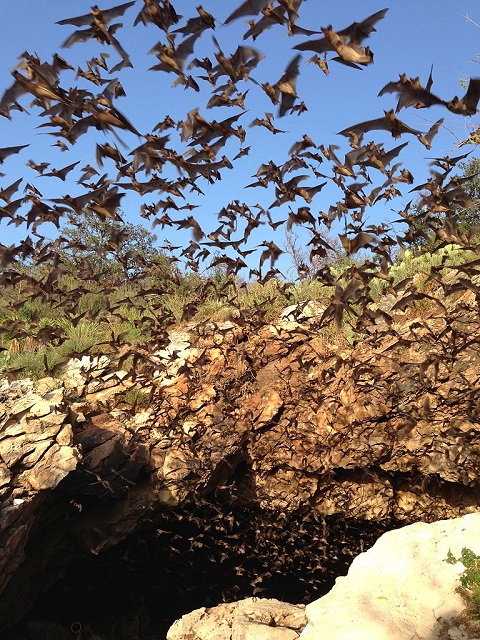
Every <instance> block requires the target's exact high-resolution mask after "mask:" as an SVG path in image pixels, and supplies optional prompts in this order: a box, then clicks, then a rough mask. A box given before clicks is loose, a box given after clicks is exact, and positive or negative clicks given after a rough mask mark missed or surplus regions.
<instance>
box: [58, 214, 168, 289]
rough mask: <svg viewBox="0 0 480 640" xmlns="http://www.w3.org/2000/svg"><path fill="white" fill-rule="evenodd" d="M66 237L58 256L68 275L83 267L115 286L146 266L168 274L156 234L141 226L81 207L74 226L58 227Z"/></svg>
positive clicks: (128, 279) (126, 280)
mask: <svg viewBox="0 0 480 640" xmlns="http://www.w3.org/2000/svg"><path fill="white" fill-rule="evenodd" d="M61 234H62V237H63V238H64V239H65V240H66V243H65V248H64V249H63V250H62V251H61V256H62V259H63V261H64V263H65V264H66V266H67V268H69V267H71V268H69V271H70V272H71V274H72V275H75V273H77V272H78V271H79V270H81V271H84V270H85V268H86V267H87V268H88V269H89V270H90V269H91V271H92V273H93V275H95V276H98V277H102V279H103V284H108V285H110V286H112V285H113V286H118V285H120V284H123V283H126V282H128V281H133V280H135V279H138V278H139V277H140V276H141V275H142V274H143V273H144V272H145V271H146V267H148V268H149V269H150V275H151V271H152V267H153V268H154V271H157V272H158V271H159V272H160V274H162V273H164V275H165V277H168V276H169V275H170V274H171V273H172V271H173V267H172V265H171V263H170V260H169V259H168V257H167V256H166V255H165V254H164V253H163V252H161V251H160V249H158V248H157V247H156V242H157V236H156V235H155V234H154V233H152V232H151V231H149V230H148V229H146V228H145V227H143V226H142V225H139V224H137V225H135V224H131V223H125V222H120V221H116V220H112V219H110V218H106V219H100V218H99V217H98V216H97V215H96V214H95V212H93V211H91V210H89V209H88V208H87V209H85V211H84V212H83V217H82V220H81V221H79V222H76V223H75V226H66V227H63V228H62V229H61Z"/></svg>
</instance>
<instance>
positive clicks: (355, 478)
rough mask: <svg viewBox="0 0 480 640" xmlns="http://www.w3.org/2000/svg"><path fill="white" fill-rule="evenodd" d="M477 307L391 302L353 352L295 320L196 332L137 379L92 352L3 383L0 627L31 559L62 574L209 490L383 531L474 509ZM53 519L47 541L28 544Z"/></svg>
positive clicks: (252, 505) (233, 500)
mask: <svg viewBox="0 0 480 640" xmlns="http://www.w3.org/2000/svg"><path fill="white" fill-rule="evenodd" d="M400 302H401V300H400ZM474 302H475V301H474V300H472V299H471V296H470V297H468V295H465V296H463V297H462V298H460V300H457V301H456V303H455V305H456V306H452V308H451V309H449V311H448V315H446V316H442V317H440V316H438V315H436V314H435V313H433V312H432V313H430V315H428V314H426V317H423V318H422V322H418V321H417V320H416V319H415V318H412V317H409V316H408V314H407V313H406V312H404V311H403V310H402V308H401V305H399V303H398V302H397V303H395V304H394V306H395V307H396V309H395V317H394V318H393V319H392V322H393V326H394V331H395V334H396V335H384V336H383V337H382V339H381V340H379V339H378V336H377V337H376V336H370V337H369V336H368V333H366V334H365V339H364V340H363V341H362V342H361V343H359V344H358V345H357V346H355V347H353V346H350V345H348V344H346V343H345V341H344V343H343V344H342V345H341V344H340V339H339V340H338V341H337V342H335V341H332V343H331V344H328V343H326V341H325V339H324V338H322V337H320V336H319V335H318V334H317V332H316V331H315V330H314V326H315V325H314V322H313V321H312V322H310V320H309V321H308V323H307V321H305V322H303V321H302V320H301V318H297V319H295V320H294V322H295V325H296V326H295V328H294V329H292V328H285V326H283V325H282V322H280V323H274V324H270V325H264V326H262V327H259V326H258V324H254V325H249V324H248V323H247V322H246V321H243V323H242V324H238V325H237V324H235V323H233V322H228V323H219V324H214V323H210V324H208V325H202V326H201V327H200V326H199V327H195V326H189V327H188V328H187V329H186V330H185V331H183V332H181V333H180V334H178V335H177V334H175V333H172V335H171V336H170V338H171V344H170V345H168V343H166V344H163V346H162V348H159V350H158V351H157V352H155V353H152V354H146V353H145V354H142V357H143V356H145V358H146V360H148V362H149V367H150V368H148V367H147V368H146V369H145V370H143V369H142V368H140V370H139V371H137V372H136V373H135V376H136V378H135V380H134V381H133V380H131V379H130V377H129V376H127V375H126V374H125V372H116V371H115V363H114V362H113V361H111V360H110V359H109V358H86V359H82V360H81V361H78V362H76V363H75V362H74V363H73V364H72V365H71V367H70V369H69V373H68V374H67V375H66V378H65V380H63V381H60V382H57V383H55V381H52V380H53V379H51V378H49V379H45V380H43V381H41V382H40V383H36V384H35V385H34V384H33V383H31V382H26V381H18V382H16V383H11V384H8V383H2V384H1V386H0V403H1V404H0V532H1V533H0V536H1V537H0V545H1V548H2V552H1V553H0V575H1V576H2V577H1V579H0V591H2V590H4V591H3V593H2V600H3V602H1V601H0V627H1V625H2V624H4V621H5V620H6V619H7V618H8V617H9V616H10V617H12V615H13V614H12V611H13V608H12V607H13V603H15V604H16V605H18V607H17V608H18V614H15V615H21V609H22V607H25V606H26V604H27V602H28V599H29V598H30V599H31V598H33V596H34V595H35V593H36V590H38V589H39V588H40V586H41V585H40V584H39V582H38V581H35V580H34V579H32V575H33V573H34V569H35V567H34V562H33V560H32V558H34V557H35V558H37V556H39V557H40V558H41V561H42V562H43V565H44V566H45V567H48V566H50V564H51V563H53V558H55V568H54V570H53V569H52V573H51V575H50V578H51V580H55V579H56V578H57V577H58V576H59V575H61V573H62V571H63V570H64V568H65V566H67V565H68V563H69V562H71V560H72V557H78V556H79V555H81V554H82V553H94V554H98V553H100V552H102V551H105V550H107V549H108V548H110V547H112V546H114V545H116V544H117V543H118V542H119V541H121V540H123V539H124V538H125V537H126V536H128V535H129V534H130V533H131V532H133V531H135V530H137V529H139V528H140V527H142V526H144V525H145V523H150V524H152V523H154V522H155V520H156V518H159V517H160V516H161V514H163V513H164V512H165V511H166V510H168V509H171V508H172V507H175V508H176V509H177V510H178V509H182V508H184V507H186V505H191V504H192V503H198V504H205V503H208V502H209V501H212V500H215V499H216V496H217V494H219V493H220V494H221V498H222V500H223V501H224V503H227V504H229V505H233V506H235V507H238V508H241V509H244V508H247V509H253V510H257V511H258V512H260V513H262V514H264V517H265V518H266V519H267V516H268V518H269V519H275V518H276V516H277V515H278V516H280V515H281V516H282V517H283V516H284V515H285V516H288V518H293V519H296V520H297V519H298V520H299V522H300V523H301V521H302V519H303V518H307V517H309V518H312V519H314V520H315V521H318V522H323V525H322V526H325V527H326V529H328V525H327V523H326V521H325V518H337V519H344V520H345V521H347V520H348V521H356V522H358V523H369V522H372V523H378V522H381V523H385V526H388V524H389V523H391V522H405V523H409V522H413V521H415V520H424V521H434V520H438V519H439V518H449V517H456V516H460V515H463V514H466V513H469V512H473V511H475V510H476V509H477V508H478V505H479V504H480V483H479V480H478V466H479V464H480V441H479V439H478V431H479V426H478V425H479V415H480V413H479V408H478V406H479V405H478V391H477V390H478V388H479V387H480V366H479V356H478V350H477V349H476V344H477V343H478V334H479V333H480V325H479V321H478V313H477V311H476V307H475V304H474ZM287 321H288V322H290V320H287ZM315 321H316V320H315ZM55 384H57V387H55ZM129 384H135V389H137V390H142V391H146V392H148V393H150V394H151V400H152V402H151V404H150V405H149V406H148V407H147V408H146V409H145V410H142V411H141V412H140V411H138V409H137V408H135V407H130V406H128V403H125V393H124V391H125V390H126V389H127V388H128V385H129ZM79 391H80V395H82V397H76V396H77V395H78V392H79ZM122 396H123V400H119V398H120V397H122ZM79 400H81V402H79ZM135 414H136V415H135ZM47 499H48V501H49V505H50V508H49V510H48V511H46V512H45V514H44V513H43V511H42V509H41V508H40V507H41V506H42V505H43V504H44V502H45V501H46V500H47ZM87 506H88V508H86V507H87ZM65 513H67V514H68V517H67V518H66V517H65ZM277 519H279V518H277ZM60 522H61V525H60V524H59V523H60ZM52 523H56V525H58V531H57V530H56V529H55V526H53V525H52ZM153 526H154V525H153ZM49 527H51V530H52V532H53V533H55V535H52V536H51V539H50V538H47V539H45V538H42V539H40V538H39V539H38V540H37V539H36V538H35V539H33V538H32V537H31V531H32V530H33V531H35V532H37V531H43V529H45V528H49ZM299 529H300V527H299ZM259 531H261V534H262V535H267V534H266V533H264V532H263V531H262V527H259ZM294 535H295V534H293V533H292V536H294ZM320 540H321V543H322V544H323V545H324V547H322V551H323V552H324V555H323V557H328V551H329V550H328V549H327V548H326V547H325V545H327V542H326V536H325V535H323V538H322V536H319V544H320ZM263 542H264V541H263ZM263 542H262V543H263ZM295 542H296V547H295V548H296V549H298V553H300V554H301V553H302V545H301V540H299V541H298V543H297V541H295ZM27 544H28V547H29V548H31V549H33V551H32V552H31V553H30V555H28V554H27V555H26V554H25V549H26V547H27ZM338 544H339V545H340V546H341V548H342V549H343V546H342V543H341V542H340V541H339V542H338ZM62 545H64V546H63V547H62ZM267 546H268V544H267ZM59 548H61V549H62V554H59V552H58V549H59ZM348 552H349V553H351V554H354V553H355V549H349V550H348ZM2 569H3V572H2ZM14 574H15V585H14V586H12V587H11V588H9V589H8V592H7V591H6V590H5V589H6V587H7V585H8V583H9V581H10V579H11V577H12V575H14ZM18 593H22V594H24V596H22V598H18V596H17V594H18ZM3 603H5V604H3ZM2 606H3V609H2Z"/></svg>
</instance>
